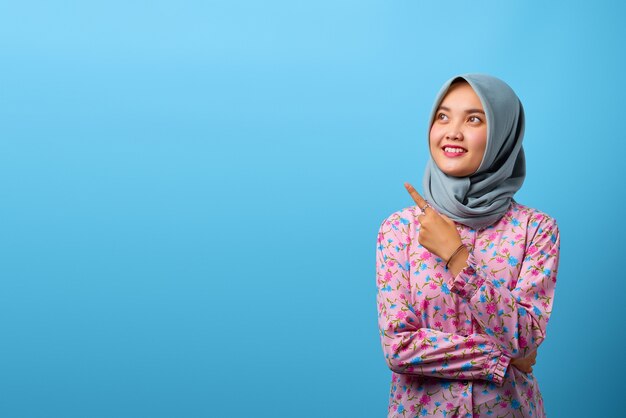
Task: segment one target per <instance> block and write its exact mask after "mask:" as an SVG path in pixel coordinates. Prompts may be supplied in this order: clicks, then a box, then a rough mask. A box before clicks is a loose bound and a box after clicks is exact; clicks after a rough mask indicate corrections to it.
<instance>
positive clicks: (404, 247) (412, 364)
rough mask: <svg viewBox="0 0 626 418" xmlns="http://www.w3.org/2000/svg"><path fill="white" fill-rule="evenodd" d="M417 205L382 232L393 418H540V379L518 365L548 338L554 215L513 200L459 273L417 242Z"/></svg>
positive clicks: (383, 332) (381, 280) (473, 244)
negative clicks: (513, 362) (513, 361)
mask: <svg viewBox="0 0 626 418" xmlns="http://www.w3.org/2000/svg"><path fill="white" fill-rule="evenodd" d="M420 213H421V210H420V209H419V208H417V207H416V206H412V207H409V208H405V209H403V210H401V211H398V212H395V213H393V214H392V215H391V216H389V217H388V218H387V219H386V220H385V221H384V222H383V223H382V225H381V227H380V231H379V233H378V245H377V251H376V254H377V263H376V282H377V285H378V294H377V303H378V323H379V328H380V337H381V341H382V347H383V352H384V355H385V359H386V361H387V364H388V365H389V368H390V369H391V370H392V379H391V393H390V398H389V415H388V416H389V417H422V416H436V417H491V416H492V417H503V416H506V417H542V416H545V413H544V408H543V399H542V397H541V393H540V392H539V387H538V386H537V381H536V380H535V377H534V376H533V375H532V374H531V373H529V374H526V373H523V372H521V371H519V370H518V369H517V368H515V367H514V366H510V367H509V363H510V361H511V359H512V358H517V357H525V356H527V355H529V354H530V353H531V352H532V351H533V350H536V349H537V347H538V346H539V345H540V344H541V342H542V341H543V340H544V339H545V337H546V326H547V325H548V320H549V317H550V313H551V312H552V302H553V298H554V288H555V284H556V274H557V266H558V259H559V232H558V228H557V225H556V222H555V221H554V220H553V219H552V218H550V217H549V216H547V215H546V214H544V213H541V212H539V211H537V210H535V209H531V208H528V207H526V206H523V205H520V204H519V203H517V202H513V203H512V204H511V207H510V208H509V210H508V212H507V213H506V214H505V215H504V216H503V217H502V218H501V219H500V220H499V221H498V222H497V223H495V224H493V225H491V226H489V227H487V228H484V229H480V230H473V229H471V228H469V227H467V226H464V225H461V224H457V229H458V230H459V233H460V234H461V238H462V240H463V243H464V244H465V245H466V246H467V247H468V249H469V250H470V258H469V260H468V266H467V267H466V268H465V269H464V270H462V271H461V272H460V273H459V274H458V276H457V277H453V276H452V275H451V273H450V272H449V271H448V270H447V269H446V268H445V262H444V261H442V260H441V259H440V258H438V257H437V256H435V255H433V254H432V253H430V252H429V251H427V250H426V249H425V248H424V247H422V246H421V245H420V244H419V242H418V238H417V237H418V235H419V231H420V225H419V221H418V219H417V217H418V216H419V215H420Z"/></svg>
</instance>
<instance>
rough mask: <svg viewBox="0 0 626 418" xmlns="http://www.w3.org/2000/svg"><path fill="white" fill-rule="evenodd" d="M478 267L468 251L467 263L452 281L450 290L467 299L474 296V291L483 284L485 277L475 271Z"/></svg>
mask: <svg viewBox="0 0 626 418" xmlns="http://www.w3.org/2000/svg"><path fill="white" fill-rule="evenodd" d="M477 271H478V267H477V265H476V259H475V258H474V255H473V254H472V253H471V252H470V254H469V257H468V258H467V265H466V266H465V268H463V270H461V271H460V272H459V274H458V275H457V276H456V277H455V278H454V281H453V282H452V291H453V292H454V293H456V294H458V295H459V296H461V297H462V298H465V299H467V300H469V299H471V298H472V296H474V293H476V291H477V290H478V289H479V288H480V287H481V286H482V285H483V283H484V282H485V278H484V277H482V276H481V275H479V274H478V273H477Z"/></svg>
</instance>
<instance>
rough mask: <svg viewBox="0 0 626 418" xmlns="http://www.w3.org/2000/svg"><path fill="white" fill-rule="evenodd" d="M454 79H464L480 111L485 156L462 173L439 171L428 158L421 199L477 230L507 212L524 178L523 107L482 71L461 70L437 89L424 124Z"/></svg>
mask: <svg viewBox="0 0 626 418" xmlns="http://www.w3.org/2000/svg"><path fill="white" fill-rule="evenodd" d="M457 79H463V80H465V81H467V82H468V83H469V85H470V86H471V87H472V89H474V91H475V92H476V95H478V97H479V98H480V101H481V103H482V105H483V108H484V110H485V115H486V118H487V146H486V149H485V155H484V156H483V160H482V162H481V163H480V166H479V167H478V170H476V172H475V173H474V174H471V175H469V176H467V177H453V176H449V175H447V174H444V173H443V172H442V171H441V170H440V169H439V167H437V164H435V162H434V161H433V159H432V156H431V158H430V159H429V161H428V163H427V164H426V173H425V175H424V185H423V186H424V197H425V198H426V200H427V201H428V203H430V204H431V205H432V206H433V207H434V208H435V209H437V210H438V211H439V212H441V213H444V214H445V215H447V216H448V217H450V218H451V219H453V220H454V221H456V222H459V223H462V224H464V225H467V226H469V227H471V228H473V229H481V228H485V227H487V226H489V225H491V224H493V223H494V222H496V221H498V220H499V219H500V218H501V217H502V216H503V215H504V214H505V213H506V212H507V210H508V208H509V206H510V204H511V201H512V199H513V195H514V194H515V192H517V191H518V190H519V188H520V187H522V183H523V182H524V177H525V176H526V162H525V159H524V149H523V148H522V138H523V137H524V109H523V107H522V103H521V102H520V100H519V98H518V97H517V95H516V94H515V92H514V91H513V90H512V89H511V87H509V86H508V85H507V84H506V83H505V82H503V81H502V80H500V79H497V78H495V77H491V76H488V75H484V74H463V75H460V76H457V77H453V78H451V79H450V80H448V81H447V82H446V83H445V84H444V85H443V87H442V88H441V90H440V91H439V94H438V95H437V98H436V99H435V104H434V106H433V110H432V112H431V115H430V124H432V121H433V120H434V117H435V112H436V111H437V109H438V108H439V104H440V103H441V101H442V100H443V97H444V96H445V95H446V93H447V91H448V89H449V88H450V85H451V84H452V82H453V81H455V80H457ZM430 124H429V132H430ZM429 149H430V147H429Z"/></svg>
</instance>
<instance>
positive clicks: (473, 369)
mask: <svg viewBox="0 0 626 418" xmlns="http://www.w3.org/2000/svg"><path fill="white" fill-rule="evenodd" d="M406 328H407V327H406V326H405V327H404V329H405V331H401V332H398V331H397V326H396V325H394V324H393V323H387V329H382V330H381V341H382V346H383V352H384V354H385V359H386V361H387V364H388V365H389V368H390V369H391V370H393V371H394V372H396V373H401V374H412V375H419V376H430V377H439V378H446V379H471V380H478V379H481V380H487V381H491V382H494V383H495V384H498V385H500V384H501V383H502V380H503V378H504V374H505V373H506V369H507V367H508V365H509V362H510V357H508V356H506V355H504V353H502V352H501V351H500V350H499V349H498V348H497V347H496V346H495V345H494V344H493V343H492V342H490V341H489V340H488V339H487V338H486V336H484V335H480V334H473V335H469V336H461V335H457V334H451V333H444V332H439V331H436V330H433V329H429V328H419V329H406Z"/></svg>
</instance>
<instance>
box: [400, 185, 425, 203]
mask: <svg viewBox="0 0 626 418" xmlns="http://www.w3.org/2000/svg"><path fill="white" fill-rule="evenodd" d="M404 187H405V188H406V190H407V192H409V194H410V195H411V197H412V198H413V200H414V201H415V203H416V204H417V206H418V207H419V208H420V209H422V208H423V207H424V206H426V205H427V204H428V203H427V202H426V201H425V200H424V198H423V197H422V196H420V194H419V193H417V190H415V188H414V187H413V186H411V185H410V184H409V183H404Z"/></svg>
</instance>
